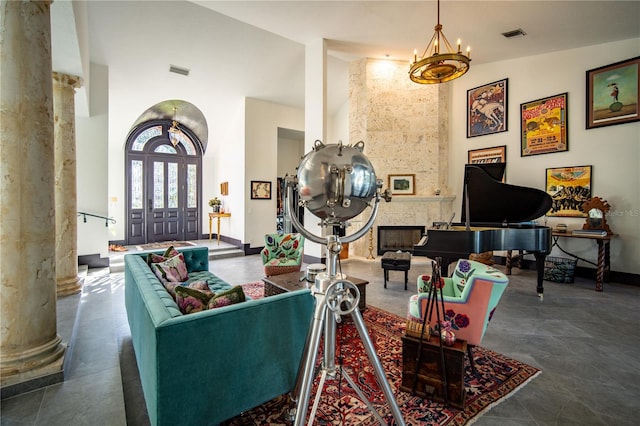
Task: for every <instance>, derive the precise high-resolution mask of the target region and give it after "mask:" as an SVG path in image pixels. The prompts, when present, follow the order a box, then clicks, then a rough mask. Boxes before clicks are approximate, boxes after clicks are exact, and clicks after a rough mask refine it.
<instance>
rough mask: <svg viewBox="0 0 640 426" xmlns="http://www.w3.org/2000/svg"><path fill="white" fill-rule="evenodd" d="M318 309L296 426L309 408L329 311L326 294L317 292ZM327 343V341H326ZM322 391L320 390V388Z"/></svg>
mask: <svg viewBox="0 0 640 426" xmlns="http://www.w3.org/2000/svg"><path fill="white" fill-rule="evenodd" d="M315 297H316V310H315V313H314V316H313V324H312V330H311V335H310V337H309V341H308V347H307V348H306V350H307V352H306V355H305V360H304V368H303V369H302V371H301V373H302V380H300V392H299V394H298V395H296V397H297V399H298V401H297V404H296V420H295V423H294V425H295V426H303V425H304V424H305V423H304V421H305V419H306V417H307V410H308V409H309V397H310V396H311V386H312V385H313V379H314V377H315V374H314V371H313V370H314V366H315V363H316V356H317V354H318V348H320V338H321V337H322V326H323V324H324V320H325V316H326V313H327V304H326V303H325V298H324V294H321V293H316V294H315ZM325 345H326V342H325ZM319 391H320V390H319Z"/></svg>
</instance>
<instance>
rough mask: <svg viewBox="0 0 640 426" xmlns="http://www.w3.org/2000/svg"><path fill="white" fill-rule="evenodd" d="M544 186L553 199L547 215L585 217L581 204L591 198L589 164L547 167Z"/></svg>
mask: <svg viewBox="0 0 640 426" xmlns="http://www.w3.org/2000/svg"><path fill="white" fill-rule="evenodd" d="M545 188H546V191H547V194H549V195H550V196H551V199H552V200H553V202H552V204H551V210H549V212H548V213H547V216H567V217H587V215H586V213H585V212H583V211H582V204H584V203H585V202H586V201H588V200H589V199H591V166H576V167H558V168H552V169H547V178H546V184H545Z"/></svg>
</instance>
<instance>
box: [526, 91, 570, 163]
mask: <svg viewBox="0 0 640 426" xmlns="http://www.w3.org/2000/svg"><path fill="white" fill-rule="evenodd" d="M567 105H568V93H561V94H559V95H555V96H549V97H548V98H542V99H538V100H536V101H531V102H526V103H523V104H520V133H521V142H520V143H521V151H520V156H522V157H526V156H529V155H537V154H549V153H553V152H562V151H568V150H569V138H568V134H567V117H568V115H567V111H568V107H567Z"/></svg>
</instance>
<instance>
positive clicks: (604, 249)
mask: <svg viewBox="0 0 640 426" xmlns="http://www.w3.org/2000/svg"><path fill="white" fill-rule="evenodd" d="M614 236H615V234H611V235H605V236H602V235H581V234H575V235H574V234H572V233H571V231H568V232H555V231H553V232H552V233H551V237H552V239H553V244H552V245H551V248H553V247H558V249H559V250H560V251H561V252H563V253H565V254H568V255H569V256H572V257H574V258H575V259H577V260H582V261H583V262H587V263H590V264H592V265H594V266H596V291H602V290H603V288H602V284H603V283H604V282H609V272H611V248H610V244H611V239H612V238H613V237H614ZM560 238H583V239H588V240H595V241H596V243H598V262H597V263H593V262H591V261H589V260H586V259H583V258H581V257H579V256H576V255H575V254H572V253H569V252H568V251H566V250H565V249H563V248H562V247H560V245H559V244H558V240H559V239H560Z"/></svg>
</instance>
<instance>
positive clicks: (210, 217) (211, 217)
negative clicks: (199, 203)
mask: <svg viewBox="0 0 640 426" xmlns="http://www.w3.org/2000/svg"><path fill="white" fill-rule="evenodd" d="M214 217H215V218H216V219H218V234H217V236H218V244H220V218H222V217H231V213H217V212H216V213H209V239H211V221H212V220H213V218H214Z"/></svg>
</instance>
